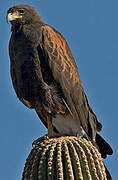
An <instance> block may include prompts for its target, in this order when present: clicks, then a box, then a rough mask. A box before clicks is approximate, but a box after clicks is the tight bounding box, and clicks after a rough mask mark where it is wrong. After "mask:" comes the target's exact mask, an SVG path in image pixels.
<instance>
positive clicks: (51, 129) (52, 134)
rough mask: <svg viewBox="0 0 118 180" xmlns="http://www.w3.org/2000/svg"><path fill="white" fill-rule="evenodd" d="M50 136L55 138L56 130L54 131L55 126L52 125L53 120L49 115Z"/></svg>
mask: <svg viewBox="0 0 118 180" xmlns="http://www.w3.org/2000/svg"><path fill="white" fill-rule="evenodd" d="M48 136H49V137H53V136H54V130H53V125H52V118H51V116H50V115H49V116H48Z"/></svg>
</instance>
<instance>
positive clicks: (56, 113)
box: [7, 5, 112, 158]
mask: <svg viewBox="0 0 118 180" xmlns="http://www.w3.org/2000/svg"><path fill="white" fill-rule="evenodd" d="M7 18H8V21H10V22H11V24H12V35H11V39H10V43H9V55H10V62H11V64H10V69H11V78H12V82H13V87H14V89H15V92H16V94H17V97H18V98H19V99H20V101H22V103H23V104H24V105H26V106H27V107H28V108H33V109H35V110H36V112H37V114H38V116H39V117H40V119H41V120H42V122H43V123H44V125H45V126H46V127H48V128H50V127H51V126H50V125H49V124H48V121H51V125H52V130H51V131H53V133H52V135H54V134H55V133H56V134H59V135H77V136H82V137H86V138H87V139H90V140H91V141H93V142H94V143H95V144H96V142H97V145H98V146H99V150H100V152H101V155H102V157H104V158H105V157H106V155H107V154H112V149H111V147H110V146H109V145H108V144H107V142H106V141H104V140H103V139H102V137H100V136H99V135H98V134H96V131H100V130H101V128H102V125H101V124H100V123H99V122H98V120H97V117H96V115H95V114H94V113H93V111H92V109H91V107H90V106H89V104H88V100H87V97H86V95H85V93H84V89H83V87H82V84H81V81H80V77H79V74H78V69H77V66H76V64H75V61H74V58H73V56H72V54H71V51H70V49H69V47H68V44H67V42H66V41H65V39H64V37H63V36H62V35H61V34H60V33H59V32H58V31H56V30H55V29H54V28H52V27H51V26H49V25H46V24H44V23H43V21H42V19H41V17H40V15H39V14H38V13H37V12H36V11H35V10H34V9H33V8H32V7H30V6H28V5H16V6H14V7H12V8H10V9H9V10H8V16H7ZM103 147H104V148H103Z"/></svg>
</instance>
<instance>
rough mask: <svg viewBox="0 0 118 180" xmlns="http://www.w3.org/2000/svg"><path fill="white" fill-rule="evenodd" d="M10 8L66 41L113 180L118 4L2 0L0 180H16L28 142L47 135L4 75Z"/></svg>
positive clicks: (106, 0) (117, 131)
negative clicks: (29, 9)
mask: <svg viewBox="0 0 118 180" xmlns="http://www.w3.org/2000/svg"><path fill="white" fill-rule="evenodd" d="M15 4H29V5H31V6H33V7H34V8H36V9H37V10H38V12H39V13H40V15H41V16H42V19H43V20H44V22H45V23H47V24H50V25H52V26H53V27H55V28H56V29H57V30H58V31H60V32H61V33H62V34H63V35H64V37H65V38H66V40H67V42H68V44H69V46H70V48H71V50H72V54H73V56H74V58H75V60H76V63H77V65H78V69H79V74H80V77H81V80H82V83H83V86H84V89H85V91H86V94H87V96H88V99H89V103H90V105H91V107H92V108H93V110H94V112H95V113H96V114H97V117H98V119H99V120H100V122H101V123H102V124H103V131H102V132H101V135H102V136H103V137H104V138H105V139H106V140H107V141H108V142H109V143H110V144H111V146H112V147H113V150H114V154H113V156H109V157H108V158H107V159H106V160H105V164H106V166H107V167H108V169H109V170H110V172H111V174H112V177H113V180H117V176H118V173H117V171H118V170H117V166H118V160H117V159H118V153H117V150H118V1H116V0H112V1H111V0H99V1H97V0H75V1H73V0H69V1H68V0H60V1H55V0H51V1H47V0H35V1H34V0H32V1H31V0H27V1H25V0H24V1H23V0H14V1H13V0H4V1H1V2H0V7H1V8H0V21H1V22H0V24H1V25H0V35H1V36H0V42H1V43H0V140H1V146H0V179H3V180H20V179H21V174H22V171H23V167H24V163H25V160H26V157H27V156H28V154H29V152H30V150H31V148H32V142H33V141H34V140H35V139H36V138H38V137H39V136H43V135H44V134H45V133H47V130H46V128H45V127H44V126H43V124H42V123H41V121H40V120H39V119H38V117H37V115H36V114H35V112H34V111H33V110H29V109H27V108H26V107H25V106H24V105H23V104H22V103H21V102H19V100H18V99H17V98H16V95H15V92H14V90H13V87H12V84H11V79H10V73H9V56H8V42H9V38H10V34H11V32H10V24H7V23H6V12H7V9H8V8H9V7H11V6H13V5H15Z"/></svg>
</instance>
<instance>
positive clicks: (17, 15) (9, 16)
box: [7, 12, 22, 22]
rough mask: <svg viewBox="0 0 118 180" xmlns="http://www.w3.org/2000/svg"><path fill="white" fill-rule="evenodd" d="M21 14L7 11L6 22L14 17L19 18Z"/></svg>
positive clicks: (14, 18)
mask: <svg viewBox="0 0 118 180" xmlns="http://www.w3.org/2000/svg"><path fill="white" fill-rule="evenodd" d="M21 18H22V16H21V15H19V14H18V13H17V12H14V13H8V15H7V22H11V21H14V20H16V19H21Z"/></svg>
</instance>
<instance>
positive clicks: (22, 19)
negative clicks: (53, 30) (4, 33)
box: [7, 4, 43, 25]
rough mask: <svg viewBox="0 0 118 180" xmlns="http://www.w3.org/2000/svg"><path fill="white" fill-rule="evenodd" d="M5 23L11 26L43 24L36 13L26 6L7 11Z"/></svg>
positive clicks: (14, 7) (17, 6) (18, 6)
mask: <svg viewBox="0 0 118 180" xmlns="http://www.w3.org/2000/svg"><path fill="white" fill-rule="evenodd" d="M7 21H8V22H10V23H11V24H12V25H18V24H19V25H21V24H30V23H32V22H39V23H43V21H42V20H41V17H40V15H39V14H38V13H37V11H36V10H35V9H34V8H32V7H31V6H28V5H24V4H21V5H16V6H13V7H11V8H10V9H9V10H8V11H7Z"/></svg>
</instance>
